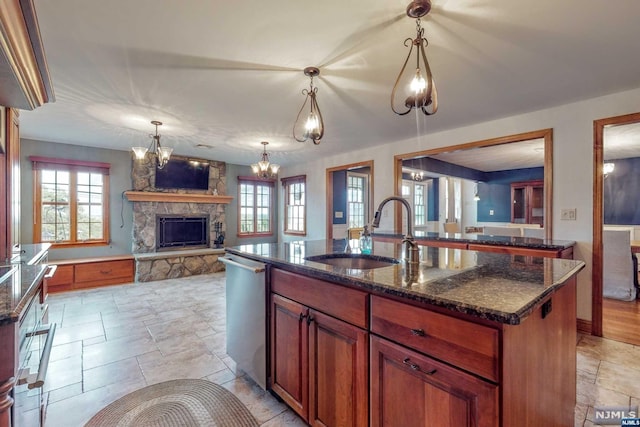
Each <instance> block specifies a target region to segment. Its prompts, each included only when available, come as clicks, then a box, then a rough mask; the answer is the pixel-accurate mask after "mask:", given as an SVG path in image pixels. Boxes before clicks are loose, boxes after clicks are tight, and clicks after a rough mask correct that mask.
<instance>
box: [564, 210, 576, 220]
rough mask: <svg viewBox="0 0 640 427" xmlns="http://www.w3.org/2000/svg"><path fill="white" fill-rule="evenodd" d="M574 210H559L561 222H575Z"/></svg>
mask: <svg viewBox="0 0 640 427" xmlns="http://www.w3.org/2000/svg"><path fill="white" fill-rule="evenodd" d="M576 211H577V209H576V208H572V209H560V219H561V220H563V221H575V220H576Z"/></svg>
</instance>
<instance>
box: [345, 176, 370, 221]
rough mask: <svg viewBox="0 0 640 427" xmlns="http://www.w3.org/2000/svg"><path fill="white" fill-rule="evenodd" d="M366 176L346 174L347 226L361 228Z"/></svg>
mask: <svg viewBox="0 0 640 427" xmlns="http://www.w3.org/2000/svg"><path fill="white" fill-rule="evenodd" d="M366 187H367V178H366V176H365V175H356V174H351V173H350V174H348V175H347V218H348V222H347V226H348V227H349V228H362V227H364V224H365V222H366V217H365V215H366V211H365V203H366V200H365V198H366V191H367V188H366Z"/></svg>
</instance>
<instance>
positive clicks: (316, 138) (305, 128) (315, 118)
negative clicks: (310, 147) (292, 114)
mask: <svg viewBox="0 0 640 427" xmlns="http://www.w3.org/2000/svg"><path fill="white" fill-rule="evenodd" d="M304 75H305V76H308V77H309V78H310V79H311V84H310V85H309V89H302V94H303V95H305V99H304V103H303V104H302V107H301V108H300V111H299V112H298V116H297V117H296V121H295V123H294V124H293V137H294V138H295V139H296V141H298V142H305V141H306V140H307V139H310V140H312V141H313V143H314V144H315V145H318V144H320V140H321V139H322V137H323V136H324V121H323V120H322V113H320V108H319V107H318V101H316V93H317V92H318V88H317V87H313V78H314V77H316V76H319V75H320V70H319V69H318V68H316V67H307V68H305V69H304ZM307 102H309V114H308V115H307V116H306V120H305V121H304V123H302V122H301V120H300V116H301V115H302V111H303V110H304V107H305V105H307Z"/></svg>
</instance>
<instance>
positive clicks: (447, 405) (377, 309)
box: [269, 268, 576, 427]
mask: <svg viewBox="0 0 640 427" xmlns="http://www.w3.org/2000/svg"><path fill="white" fill-rule="evenodd" d="M545 274H546V273H545ZM575 292H576V277H575V276H572V277H571V278H569V279H568V280H567V282H566V284H565V285H564V286H563V287H562V288H560V289H559V290H557V291H556V292H555V293H554V294H553V295H550V296H548V297H546V298H545V300H544V301H542V302H541V303H542V304H541V305H537V306H536V307H535V308H534V309H532V312H531V313H529V315H528V316H526V318H524V319H522V321H521V323H520V324H515V325H512V324H507V323H500V322H494V321H490V320H486V319H484V320H483V319H478V318H474V317H470V316H466V315H464V314H462V313H454V312H451V313H449V312H448V311H444V310H442V309H440V308H437V307H433V306H430V305H426V304H417V303H415V302H412V301H410V300H408V299H407V300H406V301H405V300H398V299H397V298H394V297H393V296H389V295H386V294H381V293H379V292H366V291H362V290H359V289H354V288H350V287H348V286H343V285H339V284H336V283H332V282H328V281H323V280H318V279H315V278H312V277H309V276H304V275H301V274H297V273H292V272H288V271H284V270H281V269H279V268H272V269H271V297H270V298H271V311H270V322H271V323H270V341H269V343H270V349H271V353H270V354H271V365H270V374H269V386H270V387H271V390H272V391H273V392H275V393H276V394H277V395H279V396H280V397H281V398H282V399H283V400H284V401H285V402H286V403H287V404H288V405H289V406H290V407H291V408H292V409H293V410H294V411H296V412H297V413H298V414H299V415H300V416H301V417H302V418H303V419H304V420H305V421H306V422H308V423H309V424H310V425H312V426H326V427H332V426H333V427H336V426H339V427H342V426H366V425H370V426H373V427H382V426H384V427H395V426H398V427H412V426H420V427H424V426H438V427H441V426H442V427H446V426H456V427H458V426H467V427H471V426H474V427H490V426H491V427H493V426H504V427H511V426H527V427H538V426H541V425H545V426H550V427H564V426H567V425H571V423H573V415H574V412H573V408H574V406H575V387H576V355H575V343H576V314H575V313H576V300H575ZM550 355H553V357H550Z"/></svg>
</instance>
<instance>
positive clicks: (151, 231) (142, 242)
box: [125, 160, 232, 282]
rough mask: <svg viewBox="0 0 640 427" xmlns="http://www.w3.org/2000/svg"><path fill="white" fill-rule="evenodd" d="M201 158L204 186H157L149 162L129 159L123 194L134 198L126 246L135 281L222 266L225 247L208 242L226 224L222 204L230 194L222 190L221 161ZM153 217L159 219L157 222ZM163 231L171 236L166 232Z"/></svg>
mask: <svg viewBox="0 0 640 427" xmlns="http://www.w3.org/2000/svg"><path fill="white" fill-rule="evenodd" d="M203 161H207V162H209V189H208V190H206V191H204V190H167V189H157V188H155V170H154V164H153V162H151V161H146V160H143V161H133V164H132V170H131V178H132V187H133V188H132V190H131V191H126V192H125V196H126V197H127V199H129V200H130V201H131V202H132V203H133V228H132V237H133V239H132V250H131V252H132V253H133V256H134V258H135V260H136V281H138V282H148V281H153V280H163V279H168V278H177V277H186V276H191V275H196V274H207V273H213V272H216V271H222V270H224V265H223V264H222V263H221V262H220V261H218V256H219V255H223V254H224V249H214V248H212V247H211V242H213V241H214V240H215V237H216V231H218V232H221V233H224V232H225V230H226V221H225V207H226V205H227V204H228V203H229V202H230V201H231V199H232V197H230V196H226V195H225V193H226V164H225V163H224V162H218V161H214V160H203ZM196 217H197V218H198V219H195V218H196ZM158 218H161V219H163V220H162V221H161V223H160V225H159V224H158ZM216 223H217V224H218V229H216V227H214V224H216ZM185 227H187V228H188V229H187V228H185ZM167 228H168V230H167ZM167 231H169V232H170V234H173V236H167V235H166V232H167ZM163 234H165V235H164V236H163Z"/></svg>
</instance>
